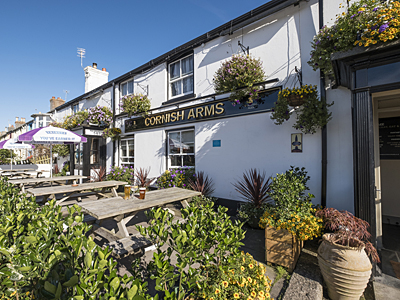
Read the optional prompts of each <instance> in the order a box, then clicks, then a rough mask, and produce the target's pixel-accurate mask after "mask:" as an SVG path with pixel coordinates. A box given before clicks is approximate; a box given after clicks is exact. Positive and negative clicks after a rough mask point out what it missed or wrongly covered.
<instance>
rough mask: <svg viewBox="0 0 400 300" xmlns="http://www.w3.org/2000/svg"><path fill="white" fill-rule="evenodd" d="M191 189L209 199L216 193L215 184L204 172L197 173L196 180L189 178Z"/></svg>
mask: <svg viewBox="0 0 400 300" xmlns="http://www.w3.org/2000/svg"><path fill="white" fill-rule="evenodd" d="M188 180H189V187H190V188H191V189H192V190H193V191H196V192H200V193H201V195H202V196H205V197H209V196H211V194H212V193H213V192H214V190H215V189H214V183H213V181H212V179H211V178H210V177H208V175H205V174H204V172H203V171H199V172H197V173H195V176H194V179H192V178H190V177H189V179H188Z"/></svg>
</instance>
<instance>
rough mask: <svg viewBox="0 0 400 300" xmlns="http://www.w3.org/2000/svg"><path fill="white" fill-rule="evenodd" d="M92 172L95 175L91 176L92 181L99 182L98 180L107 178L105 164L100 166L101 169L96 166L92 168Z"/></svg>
mask: <svg viewBox="0 0 400 300" xmlns="http://www.w3.org/2000/svg"><path fill="white" fill-rule="evenodd" d="M92 171H93V172H92V174H93V173H94V175H93V176H89V178H90V181H92V182H98V181H104V180H106V175H107V172H106V168H104V167H103V166H100V168H99V169H96V168H95V167H93V168H92Z"/></svg>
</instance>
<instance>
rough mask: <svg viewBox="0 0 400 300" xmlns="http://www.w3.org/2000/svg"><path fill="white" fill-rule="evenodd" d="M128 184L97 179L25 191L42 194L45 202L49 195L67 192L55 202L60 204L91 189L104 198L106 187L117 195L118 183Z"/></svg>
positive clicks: (34, 194)
mask: <svg viewBox="0 0 400 300" xmlns="http://www.w3.org/2000/svg"><path fill="white" fill-rule="evenodd" d="M125 184H128V183H127V182H125V181H114V180H111V181H97V182H87V183H81V184H78V185H77V186H73V185H60V186H50V187H40V188H30V189H27V190H26V192H27V193H29V194H31V195H32V196H35V197H37V196H43V200H42V202H46V201H47V199H48V198H49V197H53V198H55V195H56V194H67V195H66V196H65V197H63V198H62V199H60V200H58V201H57V202H56V204H60V203H62V202H64V201H65V200H67V199H69V198H70V197H71V196H73V195H75V194H79V193H82V192H83V191H92V192H94V193H95V194H96V195H98V196H100V197H103V198H106V197H107V196H106V195H104V193H105V191H106V189H107V188H110V189H111V192H112V194H113V196H114V197H118V193H117V191H116V188H118V186H120V185H125ZM97 189H101V191H100V192H99V191H97ZM78 201H81V197H80V196H78Z"/></svg>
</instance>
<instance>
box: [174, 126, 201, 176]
mask: <svg viewBox="0 0 400 300" xmlns="http://www.w3.org/2000/svg"><path fill="white" fill-rule="evenodd" d="M185 131H193V136H194V140H193V150H194V152H193V153H183V151H182V148H181V151H180V153H176V154H175V153H174V154H170V148H169V134H170V133H176V132H180V133H181V137H182V132H185ZM171 155H172V156H182V159H183V156H191V155H192V156H193V157H194V159H195V160H194V161H195V163H194V164H195V165H194V166H186V167H187V168H195V166H196V133H195V130H194V128H186V129H177V130H171V131H168V132H167V162H168V169H174V168H182V167H183V160H182V161H181V166H171V158H170V156H171Z"/></svg>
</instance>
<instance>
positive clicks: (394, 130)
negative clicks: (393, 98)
mask: <svg viewBox="0 0 400 300" xmlns="http://www.w3.org/2000/svg"><path fill="white" fill-rule="evenodd" d="M379 151H380V158H381V159H400V117H396V118H385V119H379Z"/></svg>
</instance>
